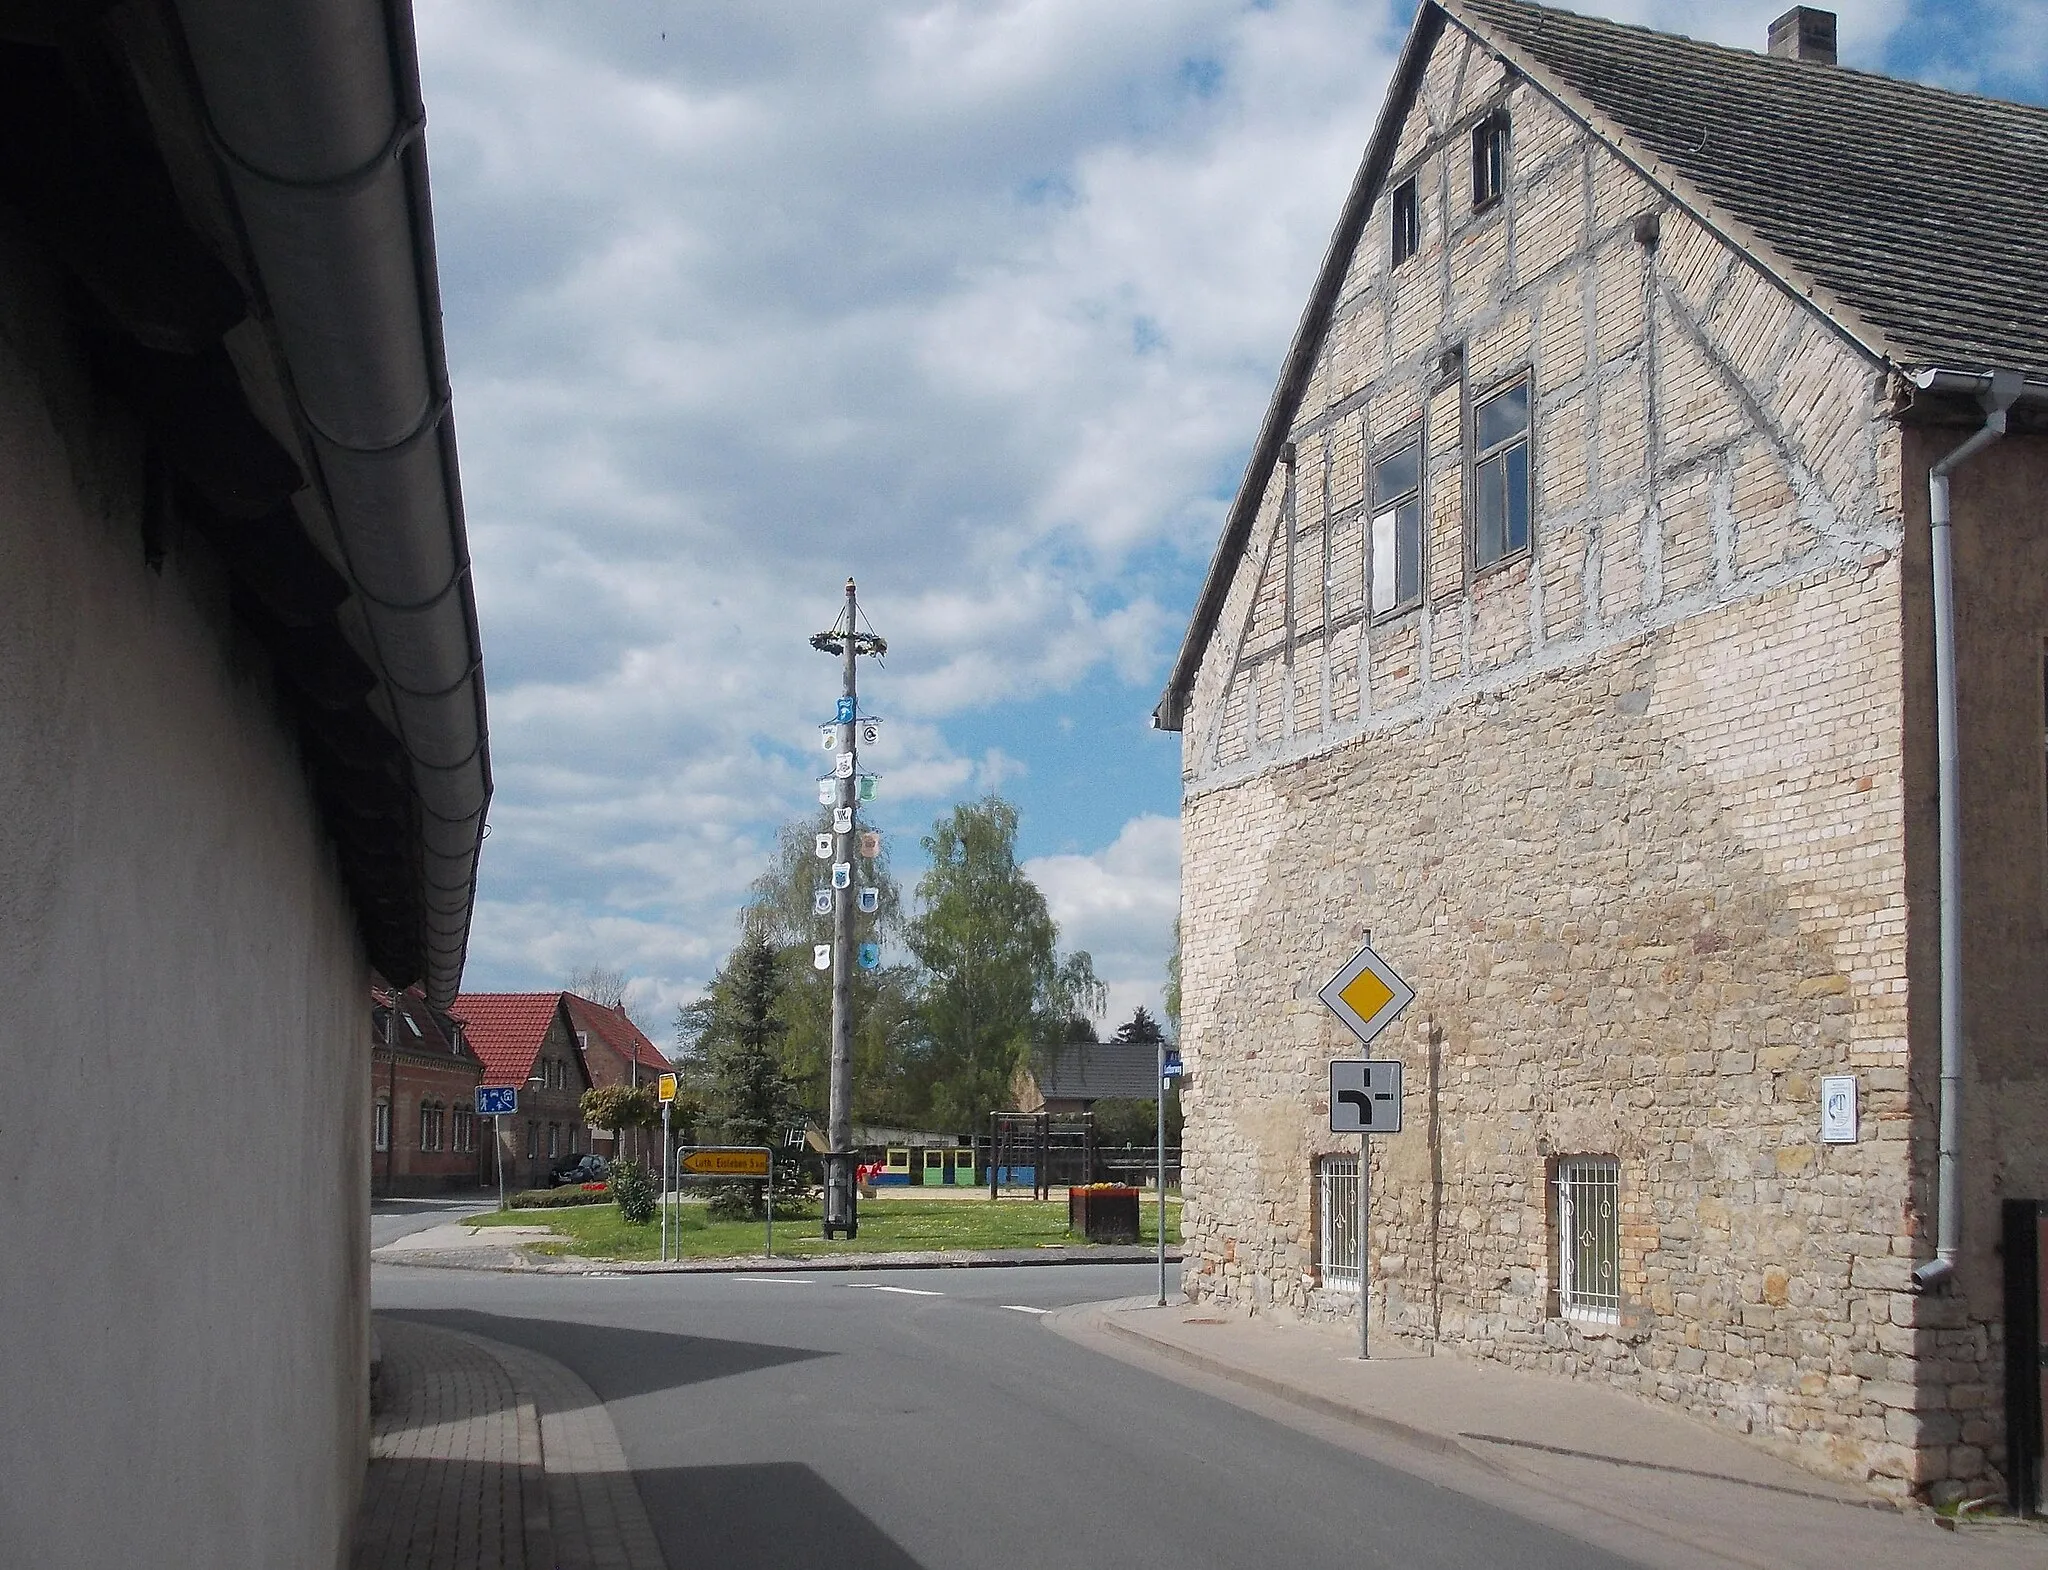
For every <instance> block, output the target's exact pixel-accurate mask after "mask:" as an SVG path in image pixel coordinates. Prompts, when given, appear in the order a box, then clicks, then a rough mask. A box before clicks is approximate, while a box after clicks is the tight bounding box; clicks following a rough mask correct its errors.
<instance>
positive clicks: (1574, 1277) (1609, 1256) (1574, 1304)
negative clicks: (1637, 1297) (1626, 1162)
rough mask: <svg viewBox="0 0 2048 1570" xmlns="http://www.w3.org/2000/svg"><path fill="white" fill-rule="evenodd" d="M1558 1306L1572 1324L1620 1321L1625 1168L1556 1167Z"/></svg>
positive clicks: (1577, 1163) (1598, 1164)
mask: <svg viewBox="0 0 2048 1570" xmlns="http://www.w3.org/2000/svg"><path fill="white" fill-rule="evenodd" d="M1557 1267H1558V1268H1557V1306H1558V1311H1559V1312H1560V1313H1562V1314H1565V1315H1567V1316H1568V1317H1570V1318H1572V1319H1590V1320H1594V1321H1597V1322H1600V1323H1604V1324H1613V1323H1614V1322H1615V1321H1616V1320H1618V1319H1619V1318H1620V1317H1621V1164H1620V1163H1619V1162H1617V1161H1616V1160H1615V1159H1614V1157H1612V1156H1574V1157H1572V1158H1571V1159H1569V1160H1567V1161H1560V1162H1559V1163H1558V1164H1557Z"/></svg>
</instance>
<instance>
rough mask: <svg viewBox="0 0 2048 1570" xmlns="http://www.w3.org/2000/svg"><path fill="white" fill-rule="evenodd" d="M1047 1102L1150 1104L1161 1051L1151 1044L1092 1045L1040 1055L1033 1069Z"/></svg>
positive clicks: (1076, 1045)
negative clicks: (1125, 1100) (1128, 1101)
mask: <svg viewBox="0 0 2048 1570" xmlns="http://www.w3.org/2000/svg"><path fill="white" fill-rule="evenodd" d="M1033 1068H1034V1070H1035V1074H1034V1077H1035V1078H1036V1080H1037V1082H1038V1093H1039V1094H1040V1095H1041V1096H1043V1097H1045V1099H1046V1100H1047V1101H1100V1100H1104V1099H1106V1098H1110V1097H1119V1098H1130V1099H1133V1100H1140V1101H1150V1100H1151V1099H1152V1095H1153V1088H1152V1085H1153V1077H1154V1076H1155V1075H1156V1074H1157V1073H1158V1072H1159V1049H1158V1047H1157V1046H1156V1045H1155V1044H1154V1043H1153V1042H1150V1041H1139V1042H1125V1041H1090V1042H1080V1043H1077V1044H1075V1045H1073V1046H1066V1047H1060V1048H1058V1049H1056V1050H1055V1051H1052V1052H1046V1053H1041V1054H1040V1056H1039V1058H1038V1060H1037V1062H1036V1063H1035V1064H1034V1065H1033Z"/></svg>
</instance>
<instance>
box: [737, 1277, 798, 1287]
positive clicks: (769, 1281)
mask: <svg viewBox="0 0 2048 1570" xmlns="http://www.w3.org/2000/svg"><path fill="white" fill-rule="evenodd" d="M728 1279H730V1280H733V1281H759V1282H761V1283H763V1284H764V1285H767V1286H771V1287H814V1286H816V1285H817V1284H818V1283H817V1282H815V1281H806V1280H805V1279H804V1278H803V1277H802V1276H732V1277H729V1278H728Z"/></svg>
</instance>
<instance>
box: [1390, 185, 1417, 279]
mask: <svg viewBox="0 0 2048 1570" xmlns="http://www.w3.org/2000/svg"><path fill="white" fill-rule="evenodd" d="M1391 216H1392V219H1393V262H1392V265H1393V266H1395V267H1399V266H1400V265H1401V264H1402V263H1403V262H1405V261H1407V260H1408V258H1409V257H1411V256H1413V255H1414V254H1415V253H1416V252H1417V251H1419V250H1420V249H1422V214H1421V210H1420V209H1419V208H1418V207H1417V206H1416V202H1415V182H1414V181H1413V180H1403V181H1402V182H1401V183H1400V184H1399V185H1397V186H1395V187H1394V201H1393V206H1392V208H1391Z"/></svg>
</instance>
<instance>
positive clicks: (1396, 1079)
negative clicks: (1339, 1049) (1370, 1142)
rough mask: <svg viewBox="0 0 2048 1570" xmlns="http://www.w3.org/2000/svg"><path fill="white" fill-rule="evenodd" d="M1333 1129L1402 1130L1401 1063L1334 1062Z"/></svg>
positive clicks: (1347, 1131)
mask: <svg viewBox="0 0 2048 1570" xmlns="http://www.w3.org/2000/svg"><path fill="white" fill-rule="evenodd" d="M1330 1132H1331V1133H1332V1134H1398V1133H1400V1132H1401V1065H1400V1064H1399V1063H1396V1062H1393V1061H1391V1060H1371V1061H1365V1062H1358V1061H1344V1060H1339V1061H1337V1062H1334V1063H1332V1064H1331V1065H1330Z"/></svg>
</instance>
